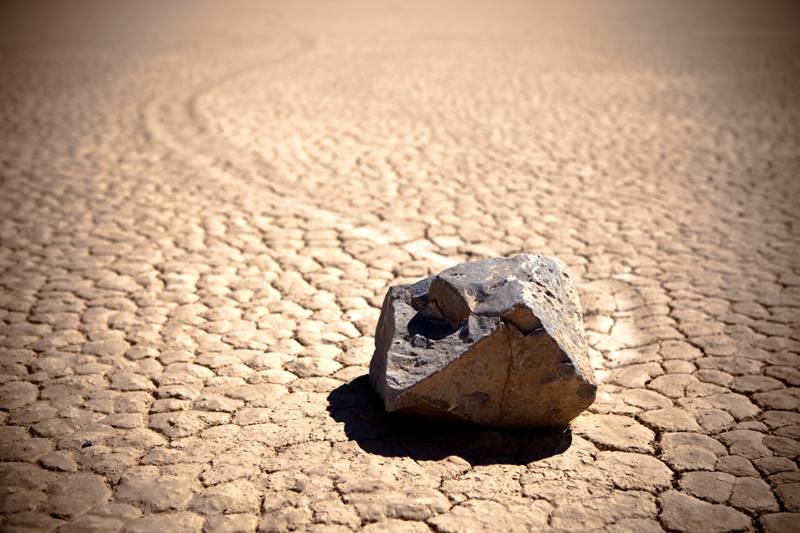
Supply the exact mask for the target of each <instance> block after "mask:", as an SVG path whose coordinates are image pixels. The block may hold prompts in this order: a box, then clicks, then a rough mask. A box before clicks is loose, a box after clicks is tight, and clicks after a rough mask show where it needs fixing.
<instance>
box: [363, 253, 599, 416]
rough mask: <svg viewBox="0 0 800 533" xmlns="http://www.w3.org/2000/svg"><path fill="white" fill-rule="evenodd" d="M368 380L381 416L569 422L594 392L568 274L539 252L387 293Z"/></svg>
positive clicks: (463, 267) (466, 266)
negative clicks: (378, 400)
mask: <svg viewBox="0 0 800 533" xmlns="http://www.w3.org/2000/svg"><path fill="white" fill-rule="evenodd" d="M369 378H370V383H371V384H372V386H373V387H374V388H375V390H376V391H377V392H378V394H379V395H380V397H381V398H382V399H383V402H384V406H385V407H386V410H387V411H397V412H402V413H409V414H416V415H423V416H427V417H436V418H450V419H460V420H465V421H469V422H475V423H478V424H486V425H490V426H496V427H507V428H524V427H559V426H566V425H567V424H568V423H569V421H570V420H572V419H573V418H575V417H576V416H578V414H579V413H580V412H581V411H583V410H584V409H586V408H587V407H589V405H591V403H592V402H593V401H594V398H595V395H596V392H597V384H596V381H595V378H594V373H593V372H592V366H591V363H590V362H589V358H588V354H587V347H586V338H585V334H584V330H583V318H582V317H581V307H580V302H579V301H578V296H577V294H576V292H575V284H574V282H573V281H572V276H571V274H570V273H569V271H568V269H567V267H566V265H564V264H563V263H562V262H561V261H559V260H558V259H555V258H553V257H547V256H543V255H537V254H522V255H518V256H515V257H512V258H509V259H505V258H495V259H486V260H481V261H472V262H468V263H462V264H460V265H456V266H454V267H451V268H448V269H447V270H444V271H442V272H441V273H439V274H438V275H435V276H431V277H428V278H425V279H423V280H421V281H418V282H417V283H414V284H411V285H397V286H394V287H391V288H390V289H389V292H388V293H387V295H386V298H385V300H384V302H383V309H382V311H381V316H380V319H379V321H378V328H377V331H376V334H375V353H374V355H373V357H372V361H371V363H370V369H369Z"/></svg>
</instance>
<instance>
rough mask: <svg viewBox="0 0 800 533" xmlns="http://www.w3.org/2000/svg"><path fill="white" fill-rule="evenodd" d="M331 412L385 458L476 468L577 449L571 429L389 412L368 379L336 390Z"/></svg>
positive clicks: (525, 461) (353, 435) (364, 444)
mask: <svg viewBox="0 0 800 533" xmlns="http://www.w3.org/2000/svg"><path fill="white" fill-rule="evenodd" d="M328 412H329V413H330V415H331V417H333V419H334V420H336V421H337V422H342V423H344V430H345V433H346V435H347V437H348V438H349V439H350V440H353V441H355V442H356V443H358V445H359V446H360V447H361V449H363V450H364V451H366V452H368V453H372V454H376V455H381V456H384V457H412V458H414V459H417V460H439V459H444V458H445V457H449V456H453V455H454V456H458V457H461V458H462V459H465V460H466V461H468V462H469V463H470V464H472V465H487V464H528V463H531V462H533V461H538V460H541V459H546V458H547V457H552V456H554V455H558V454H560V453H563V452H564V451H566V450H567V449H568V448H569V447H570V445H571V444H572V433H571V432H570V430H569V428H564V429H543V430H535V431H508V430H498V429H492V428H486V427H482V426H476V425H473V424H466V423H459V422H446V421H430V420H421V419H419V418H411V417H405V416H401V415H396V414H392V413H386V412H385V411H384V410H383V405H382V404H381V401H380V398H378V396H377V394H375V392H374V391H373V390H372V388H371V387H370V386H369V381H368V379H367V376H360V377H358V378H356V379H354V380H353V381H351V382H350V383H347V384H345V385H342V386H341V387H338V388H336V389H334V390H333V391H332V392H331V393H330V394H329V395H328Z"/></svg>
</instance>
